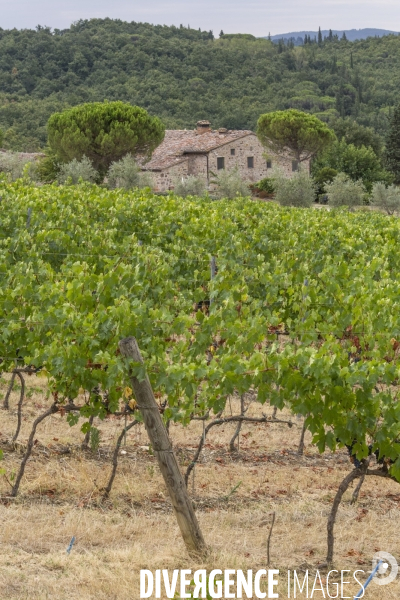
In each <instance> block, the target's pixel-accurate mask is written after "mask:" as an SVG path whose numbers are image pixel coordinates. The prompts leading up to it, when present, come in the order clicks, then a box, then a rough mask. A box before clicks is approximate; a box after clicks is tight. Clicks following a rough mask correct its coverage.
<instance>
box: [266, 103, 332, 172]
mask: <svg viewBox="0 0 400 600" xmlns="http://www.w3.org/2000/svg"><path fill="white" fill-rule="evenodd" d="M257 135H258V138H259V140H260V141H261V143H262V144H263V145H264V146H265V147H266V148H269V149H270V150H272V151H273V152H275V153H276V154H280V155H284V156H287V155H288V154H290V155H292V156H293V157H294V158H295V159H296V160H298V161H304V160H308V159H310V158H312V157H313V156H315V155H316V154H317V153H318V152H321V151H322V150H324V149H325V148H327V147H328V146H329V145H330V144H331V143H332V142H333V141H334V139H335V134H334V133H333V131H332V130H331V129H329V127H328V126H327V125H326V124H325V123H323V122H322V121H321V120H320V119H318V118H317V117H315V116H314V115H310V114H307V113H304V112H302V111H300V110H296V109H290V110H278V111H275V112H271V113H267V114H265V115H261V117H260V118H259V119H258V124H257Z"/></svg>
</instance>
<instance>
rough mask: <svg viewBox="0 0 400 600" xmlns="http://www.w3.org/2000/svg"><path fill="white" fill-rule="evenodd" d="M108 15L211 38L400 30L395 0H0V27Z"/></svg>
mask: <svg viewBox="0 0 400 600" xmlns="http://www.w3.org/2000/svg"><path fill="white" fill-rule="evenodd" d="M95 17H97V18H104V17H110V18H112V19H123V20H125V21H146V22H148V23H155V24H165V25H180V24H181V23H182V24H184V25H186V26H187V25H190V26H191V27H194V28H198V27H201V29H205V30H209V29H212V30H213V31H214V34H215V35H217V34H218V33H219V32H220V30H221V29H223V30H224V32H225V33H252V34H254V35H257V36H262V35H268V33H269V32H271V34H272V35H273V34H277V33H287V32H290V31H301V30H303V29H305V30H315V29H318V26H321V28H322V29H329V28H331V29H361V28H364V27H378V28H381V29H391V30H395V31H400V1H399V0H218V1H216V0H169V1H168V0H141V1H138V0H0V27H2V28H3V29H9V28H13V27H17V28H18V29H21V28H24V27H30V28H34V27H35V26H36V25H38V24H40V25H48V26H49V27H52V28H59V29H64V28H67V27H69V25H70V24H71V23H72V22H73V21H77V20H78V19H90V18H95Z"/></svg>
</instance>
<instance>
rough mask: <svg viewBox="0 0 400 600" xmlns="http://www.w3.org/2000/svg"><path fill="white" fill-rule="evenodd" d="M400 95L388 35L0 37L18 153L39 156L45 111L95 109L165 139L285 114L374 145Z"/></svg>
mask: <svg viewBox="0 0 400 600" xmlns="http://www.w3.org/2000/svg"><path fill="white" fill-rule="evenodd" d="M399 84H400V37H398V36H391V35H389V36H385V37H382V38H368V39H366V40H360V41H356V42H349V41H346V40H340V41H339V40H336V39H335V40H333V41H324V42H323V43H322V44H321V46H318V45H317V44H315V43H311V44H307V45H305V46H302V47H294V46H293V44H289V45H284V44H282V43H278V44H274V43H272V42H271V41H269V40H267V39H256V38H254V37H252V36H244V35H238V36H234V35H229V36H226V37H225V36H223V37H221V38H220V39H214V38H213V35H212V33H211V32H204V31H203V32H202V31H197V30H193V29H187V28H184V27H166V26H158V25H156V26H154V25H149V24H145V23H134V22H133V23H126V22H122V21H114V20H111V19H104V20H100V19H92V20H90V21H79V22H77V23H75V24H73V25H71V27H70V28H69V29H66V30H54V31H52V30H51V29H49V28H45V27H38V28H37V30H21V31H19V30H17V29H13V30H1V29H0V128H1V129H2V130H3V131H4V133H5V141H4V145H5V146H6V147H8V148H11V149H17V150H26V151H33V150H37V149H39V148H42V147H43V146H44V145H45V143H46V122H47V119H48V117H49V115H50V114H51V113H52V112H54V111H55V110H59V109H61V108H63V107H66V106H71V105H75V104H78V103H80V102H87V101H91V100H104V99H108V100H117V99H119V100H123V101H127V102H131V103H132V104H138V105H140V106H143V107H145V108H146V109H147V110H149V112H150V113H152V114H155V115H158V116H160V117H161V118H162V119H163V120H164V122H165V123H166V125H167V127H170V128H171V127H172V128H173V127H183V128H185V127H187V128H192V127H193V126H194V123H195V122H196V120H198V119H204V118H207V119H210V120H211V122H212V125H213V127H227V128H251V129H254V128H255V126H256V122H257V118H258V116H259V115H260V114H261V113H263V112H266V111H270V110H274V109H278V108H280V109H282V108H289V107H295V108H300V109H302V110H305V111H309V112H312V113H315V114H317V115H318V116H320V117H321V118H322V119H324V120H327V121H329V120H331V119H333V118H335V117H336V116H350V117H353V118H354V119H356V120H357V121H358V122H359V123H361V124H363V125H368V126H372V127H373V128H374V129H375V130H376V131H378V132H379V133H380V134H381V135H382V134H384V133H385V131H386V128H387V116H388V115H390V113H391V110H392V107H393V106H394V105H395V104H397V103H398V101H399V93H398V90H399Z"/></svg>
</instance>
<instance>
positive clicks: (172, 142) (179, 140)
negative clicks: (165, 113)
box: [143, 129, 253, 171]
mask: <svg viewBox="0 0 400 600" xmlns="http://www.w3.org/2000/svg"><path fill="white" fill-rule="evenodd" d="M250 134H253V131H250V130H246V129H243V130H236V131H227V132H226V133H220V132H218V131H211V130H210V131H207V132H205V133H197V131H196V130H189V131H186V130H183V129H180V130H179V129H178V130H172V129H169V130H167V131H166V132H165V138H164V141H163V142H161V144H160V145H159V146H158V148H156V150H155V151H154V152H153V156H152V157H151V159H150V161H149V162H147V163H146V164H144V165H143V169H145V170H150V171H160V170H163V169H166V168H168V167H172V166H174V165H177V164H179V163H180V162H182V161H184V160H185V155H186V154H191V153H196V152H199V153H203V152H210V151H211V150H214V149H215V148H218V147H219V146H223V145H225V144H229V143H230V142H233V141H235V140H237V139H239V138H241V137H245V136H247V135H250Z"/></svg>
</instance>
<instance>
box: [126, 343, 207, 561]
mask: <svg viewBox="0 0 400 600" xmlns="http://www.w3.org/2000/svg"><path fill="white" fill-rule="evenodd" d="M119 349H120V351H121V354H122V356H124V357H126V358H130V359H131V360H132V361H134V362H136V363H142V364H143V358H142V355H141V354H140V350H139V346H138V344H137V341H136V339H135V338H134V337H128V338H125V339H123V340H121V341H120V342H119ZM130 380H131V383H132V389H133V391H134V393H135V398H136V402H137V404H138V408H139V410H140V412H141V413H142V416H143V421H144V425H145V427H146V431H147V434H148V436H149V440H150V443H151V445H152V448H153V450H154V454H155V456H156V457H157V461H158V466H159V467H160V471H161V474H162V476H163V478H164V482H165V485H166V486H167V490H168V493H169V495H170V498H171V502H172V507H173V509H174V512H175V516H176V520H177V521H178V525H179V528H180V530H181V534H182V537H183V541H184V542H185V544H186V548H187V549H188V551H189V553H190V554H204V553H205V551H206V544H205V541H204V538H203V535H202V533H201V530H200V527H199V524H198V522H197V519H196V515H195V513H194V509H193V505H192V501H191V499H190V497H189V495H188V492H187V489H186V486H185V483H184V481H183V477H182V474H181V472H180V469H179V466H178V463H177V460H176V457H175V454H174V451H173V449H172V444H171V442H170V440H169V437H168V434H167V430H166V429H165V426H164V423H163V421H162V418H161V415H160V412H159V410H158V406H157V402H156V400H155V398H154V393H153V390H152V387H151V384H150V381H149V378H148V377H147V375H146V377H145V379H144V380H143V381H139V380H138V379H137V377H135V376H134V375H132V373H130Z"/></svg>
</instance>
